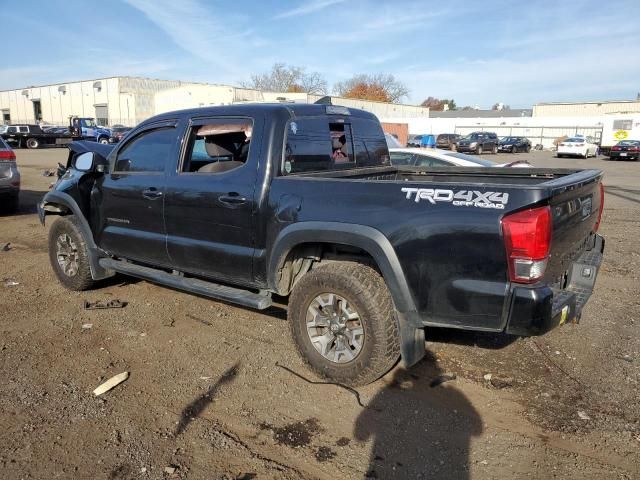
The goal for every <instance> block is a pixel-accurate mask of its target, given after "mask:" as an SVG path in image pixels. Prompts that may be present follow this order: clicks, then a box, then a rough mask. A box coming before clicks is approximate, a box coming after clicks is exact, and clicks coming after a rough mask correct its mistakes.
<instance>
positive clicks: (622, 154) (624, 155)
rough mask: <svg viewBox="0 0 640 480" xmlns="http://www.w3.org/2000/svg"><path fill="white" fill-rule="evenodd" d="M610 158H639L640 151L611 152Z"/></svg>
mask: <svg viewBox="0 0 640 480" xmlns="http://www.w3.org/2000/svg"><path fill="white" fill-rule="evenodd" d="M609 158H610V159H611V160H638V158H640V153H638V152H610V153H609Z"/></svg>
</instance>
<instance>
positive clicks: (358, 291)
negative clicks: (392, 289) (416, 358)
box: [287, 262, 400, 386]
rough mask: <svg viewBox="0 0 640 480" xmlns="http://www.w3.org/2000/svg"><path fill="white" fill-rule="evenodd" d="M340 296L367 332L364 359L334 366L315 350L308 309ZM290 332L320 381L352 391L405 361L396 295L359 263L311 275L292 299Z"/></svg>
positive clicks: (332, 266)
mask: <svg viewBox="0 0 640 480" xmlns="http://www.w3.org/2000/svg"><path fill="white" fill-rule="evenodd" d="M323 293H334V294H337V295H340V296H341V297H343V298H345V299H346V300H347V301H348V302H349V304H350V305H353V306H354V308H355V309H356V311H357V312H358V314H359V315H360V320H361V323H362V326H363V328H364V342H363V344H362V349H361V350H360V353H359V354H358V355H357V356H356V357H355V358H354V359H353V360H351V361H350V362H348V363H334V362H332V361H330V360H328V359H326V358H324V357H323V356H322V355H321V354H320V353H319V352H318V351H317V350H316V349H315V347H314V346H313V344H312V343H311V339H310V338H309V334H308V332H307V327H306V317H307V308H308V307H309V305H310V303H311V302H312V301H313V299H315V298H316V297H317V296H318V295H320V294H323ZM287 317H288V320H289V328H290V330H291V335H292V336H293V341H294V343H295V345H296V348H297V350H298V353H299V355H300V356H301V357H302V359H303V360H304V361H305V362H306V363H307V364H308V365H309V367H310V368H311V369H312V370H313V371H314V372H316V373H317V374H318V375H319V376H321V377H323V378H326V379H329V380H331V381H334V382H338V383H343V384H346V385H351V386H363V385H367V384H369V383H371V382H373V381H375V380H377V379H378V378H380V377H381V376H383V375H384V374H385V373H387V372H388V371H389V370H391V368H392V367H393V366H394V365H395V364H396V363H397V362H398V359H399V358H400V340H399V333H398V324H397V320H396V318H395V314H394V308H393V301H392V300H391V294H390V293H389V290H388V289H387V286H386V285H385V283H384V279H383V278H382V276H380V274H379V273H378V272H376V271H375V270H374V269H373V268H371V267H369V266H367V265H364V264H361V263H357V262H330V263H327V264H326V265H320V266H318V267H317V268H314V269H312V270H311V271H309V272H308V273H306V274H305V275H304V276H303V277H302V278H301V279H300V280H299V281H298V282H297V283H296V285H295V287H294V288H293V291H292V292H291V295H290V297H289V308H288V314H287Z"/></svg>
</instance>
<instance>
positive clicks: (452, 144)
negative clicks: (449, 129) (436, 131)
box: [436, 133, 462, 150]
mask: <svg viewBox="0 0 640 480" xmlns="http://www.w3.org/2000/svg"><path fill="white" fill-rule="evenodd" d="M461 138H462V136H461V135H458V134H457V133H441V134H440V135H438V136H437V137H436V147H437V148H442V149H445V150H455V149H456V143H457V142H458V140H460V139H461Z"/></svg>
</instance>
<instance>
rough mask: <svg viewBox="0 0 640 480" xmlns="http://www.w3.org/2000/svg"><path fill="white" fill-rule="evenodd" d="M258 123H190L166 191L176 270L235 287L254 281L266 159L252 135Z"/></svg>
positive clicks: (170, 247)
mask: <svg viewBox="0 0 640 480" xmlns="http://www.w3.org/2000/svg"><path fill="white" fill-rule="evenodd" d="M258 123H259V122H258V121H256V119H253V118H247V117H243V118H238V117H216V118H206V119H197V120H195V119H194V120H193V121H192V122H191V123H190V126H189V127H188V131H187V135H186V137H185V138H186V145H185V146H184V149H183V150H184V152H183V154H182V159H181V161H180V162H179V163H178V165H177V168H174V169H173V171H172V172H171V173H170V174H169V175H168V177H167V185H166V196H165V223H166V227H167V249H168V251H169V257H170V258H171V262H172V264H173V265H175V268H176V269H178V270H181V271H185V272H188V273H192V274H195V275H202V276H206V277H210V278H212V279H217V280H220V281H223V282H230V283H240V284H246V282H247V279H249V278H251V276H252V263H253V253H254V216H253V214H254V210H255V208H256V200H255V196H254V194H255V192H254V191H255V188H256V180H257V169H258V164H259V162H258V158H259V157H260V151H259V149H260V145H259V144H255V145H254V144H253V143H251V134H252V132H253V131H254V130H258V127H259V125H258ZM250 145H251V148H249V147H250Z"/></svg>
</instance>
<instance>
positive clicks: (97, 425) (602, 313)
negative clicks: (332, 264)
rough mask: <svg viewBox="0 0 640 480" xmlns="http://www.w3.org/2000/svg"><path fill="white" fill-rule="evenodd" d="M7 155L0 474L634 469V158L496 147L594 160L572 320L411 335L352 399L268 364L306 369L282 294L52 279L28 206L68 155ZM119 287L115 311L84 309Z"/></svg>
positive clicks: (638, 307) (638, 358)
mask: <svg viewBox="0 0 640 480" xmlns="http://www.w3.org/2000/svg"><path fill="white" fill-rule="evenodd" d="M17 156H18V164H19V167H20V169H21V172H22V175H23V194H22V197H21V208H20V212H19V213H18V214H17V215H12V216H0V249H1V247H2V246H3V245H4V244H6V243H7V242H10V244H11V245H10V249H9V250H8V251H3V250H0V281H1V282H0V312H1V313H0V350H1V353H0V375H1V376H2V379H3V386H2V390H1V394H0V425H1V427H2V428H0V478H3V479H22V478H25V479H27V478H37V479H53V478H65V479H66V478H74V479H75V478H83V479H84V478H91V479H97V478H105V479H134V478H135V479H160V478H181V479H182V478H189V479H253V478H257V479H270V478H273V479H276V478H277V479H312V478H319V479H333V478H336V477H338V476H339V477H341V478H348V479H352V478H353V479H358V478H367V477H368V478H379V479H390V478H423V479H431V478H443V479H452V478H471V479H485V478H512V479H519V478H545V479H546V478H570V479H573V478H575V479H584V478H593V479H604V478H640V455H639V453H640V420H639V418H640V417H639V414H640V400H639V398H638V381H639V379H640V377H639V369H640V342H639V340H638V325H639V322H640V318H639V316H638V313H639V312H640V283H639V282H638V276H639V273H638V272H639V271H640V268H639V267H640V250H639V249H638V247H637V244H636V240H637V238H640V163H637V162H609V161H606V159H604V158H603V157H600V158H597V159H589V160H570V159H556V158H553V157H552V154H551V153H549V152H532V153H530V154H528V155H526V154H519V155H515V156H511V155H509V158H516V157H518V158H527V159H529V160H530V161H531V162H532V163H533V164H535V165H536V166H559V167H560V166H562V167H572V166H576V167H579V168H586V167H589V168H600V169H603V170H604V171H605V172H606V177H605V184H606V190H607V197H606V206H605V212H604V217H603V221H602V227H601V232H602V233H603V235H604V236H605V238H606V242H607V244H606V250H605V262H604V265H603V268H602V270H601V273H600V276H599V278H598V285H597V288H596V292H595V294H594V295H593V297H592V298H591V300H590V302H589V304H588V306H587V307H586V309H585V311H584V314H583V317H582V321H581V323H580V324H579V325H566V326H564V327H562V328H560V329H556V330H555V331H553V332H551V333H549V334H547V335H545V336H543V337H537V338H528V339H516V338H510V337H504V336H498V335H488V334H482V335H480V334H470V333H465V332H457V331H446V330H428V331H427V337H428V342H429V343H428V350H429V354H428V355H427V358H425V360H423V361H422V362H421V363H420V364H418V365H417V366H415V367H414V368H412V369H411V370H409V371H402V370H400V369H396V370H394V371H392V372H391V373H389V374H388V375H387V376H386V377H385V378H383V379H381V380H379V381H378V382H376V383H374V384H372V385H369V386H367V387H366V388H362V389H360V390H359V394H360V396H361V399H362V402H363V404H364V405H365V407H364V408H363V407H361V406H360V405H359V404H358V399H357V398H356V396H355V395H354V394H353V393H352V392H350V391H348V390H345V389H342V388H340V387H337V386H333V385H314V384H312V383H309V382H307V381H305V380H304V379H301V378H299V377H297V376H295V375H293V374H292V373H291V372H290V371H288V370H287V369H285V368H281V367H280V366H279V365H284V366H286V367H288V368H290V369H292V370H293V371H295V372H297V373H300V374H301V375H303V376H304V377H306V378H307V379H308V380H310V381H314V380H316V379H315V378H314V377H313V376H312V375H311V374H310V373H309V372H308V371H307V370H306V369H305V368H304V366H303V365H302V363H301V362H300V360H299V359H298V358H297V357H296V355H295V351H294V348H293V345H292V342H291V340H290V338H289V335H288V329H287V325H286V320H285V318H286V314H285V312H284V310H282V309H280V308H275V307H274V308H272V309H270V310H268V311H266V312H261V313H259V312H254V311H251V310H246V309H243V308H239V307H235V306H232V305H227V304H223V303H218V302H214V301H210V300H206V299H203V298H199V297H194V296H190V295H188V294H185V293H181V292H177V291H173V290H169V289H166V288H162V287H159V286H155V285H152V284H150V283H147V282H144V281H137V280H133V279H127V278H125V277H117V278H115V279H112V280H110V281H108V282H105V283H103V284H102V285H101V287H100V288H98V289H96V290H92V291H89V292H82V293H75V292H68V291H66V290H64V289H63V288H62V287H61V286H60V285H59V284H58V282H57V281H56V279H55V277H54V275H53V273H52V271H51V269H50V267H49V261H48V256H47V244H46V235H47V229H46V228H43V227H42V226H41V225H40V223H39V221H38V218H37V215H36V214H35V208H34V204H35V202H36V201H37V199H39V198H40V197H41V196H42V195H43V194H44V192H46V191H47V189H48V185H49V183H50V182H51V181H52V178H49V177H43V176H42V171H43V170H45V169H52V168H54V167H55V165H56V162H58V161H62V162H64V159H65V158H66V150H61V149H47V150H37V151H26V150H18V151H17ZM12 282H14V283H17V285H14V284H12ZM116 298H117V299H121V300H123V301H126V302H127V306H126V307H125V308H123V309H114V310H95V311H86V310H84V309H83V302H84V301H85V300H89V301H96V300H109V299H116ZM124 371H128V372H130V377H129V379H128V380H127V381H126V382H124V383H123V384H121V385H119V386H118V387H116V388H115V389H113V390H111V391H110V392H108V393H106V394H105V395H103V396H102V397H99V398H94V396H93V395H92V393H91V392H92V390H93V389H94V388H95V387H96V386H98V385H99V384H100V383H102V382H103V381H104V380H106V379H108V378H110V377H111V376H113V375H115V374H118V373H121V372H124ZM444 374H447V375H450V376H452V377H453V376H454V375H455V379H453V380H449V381H446V382H445V383H442V384H441V385H439V386H436V387H430V384H431V382H432V380H433V379H434V378H436V377H438V376H440V375H444ZM488 374H491V378H490V379H489V375H488Z"/></svg>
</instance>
